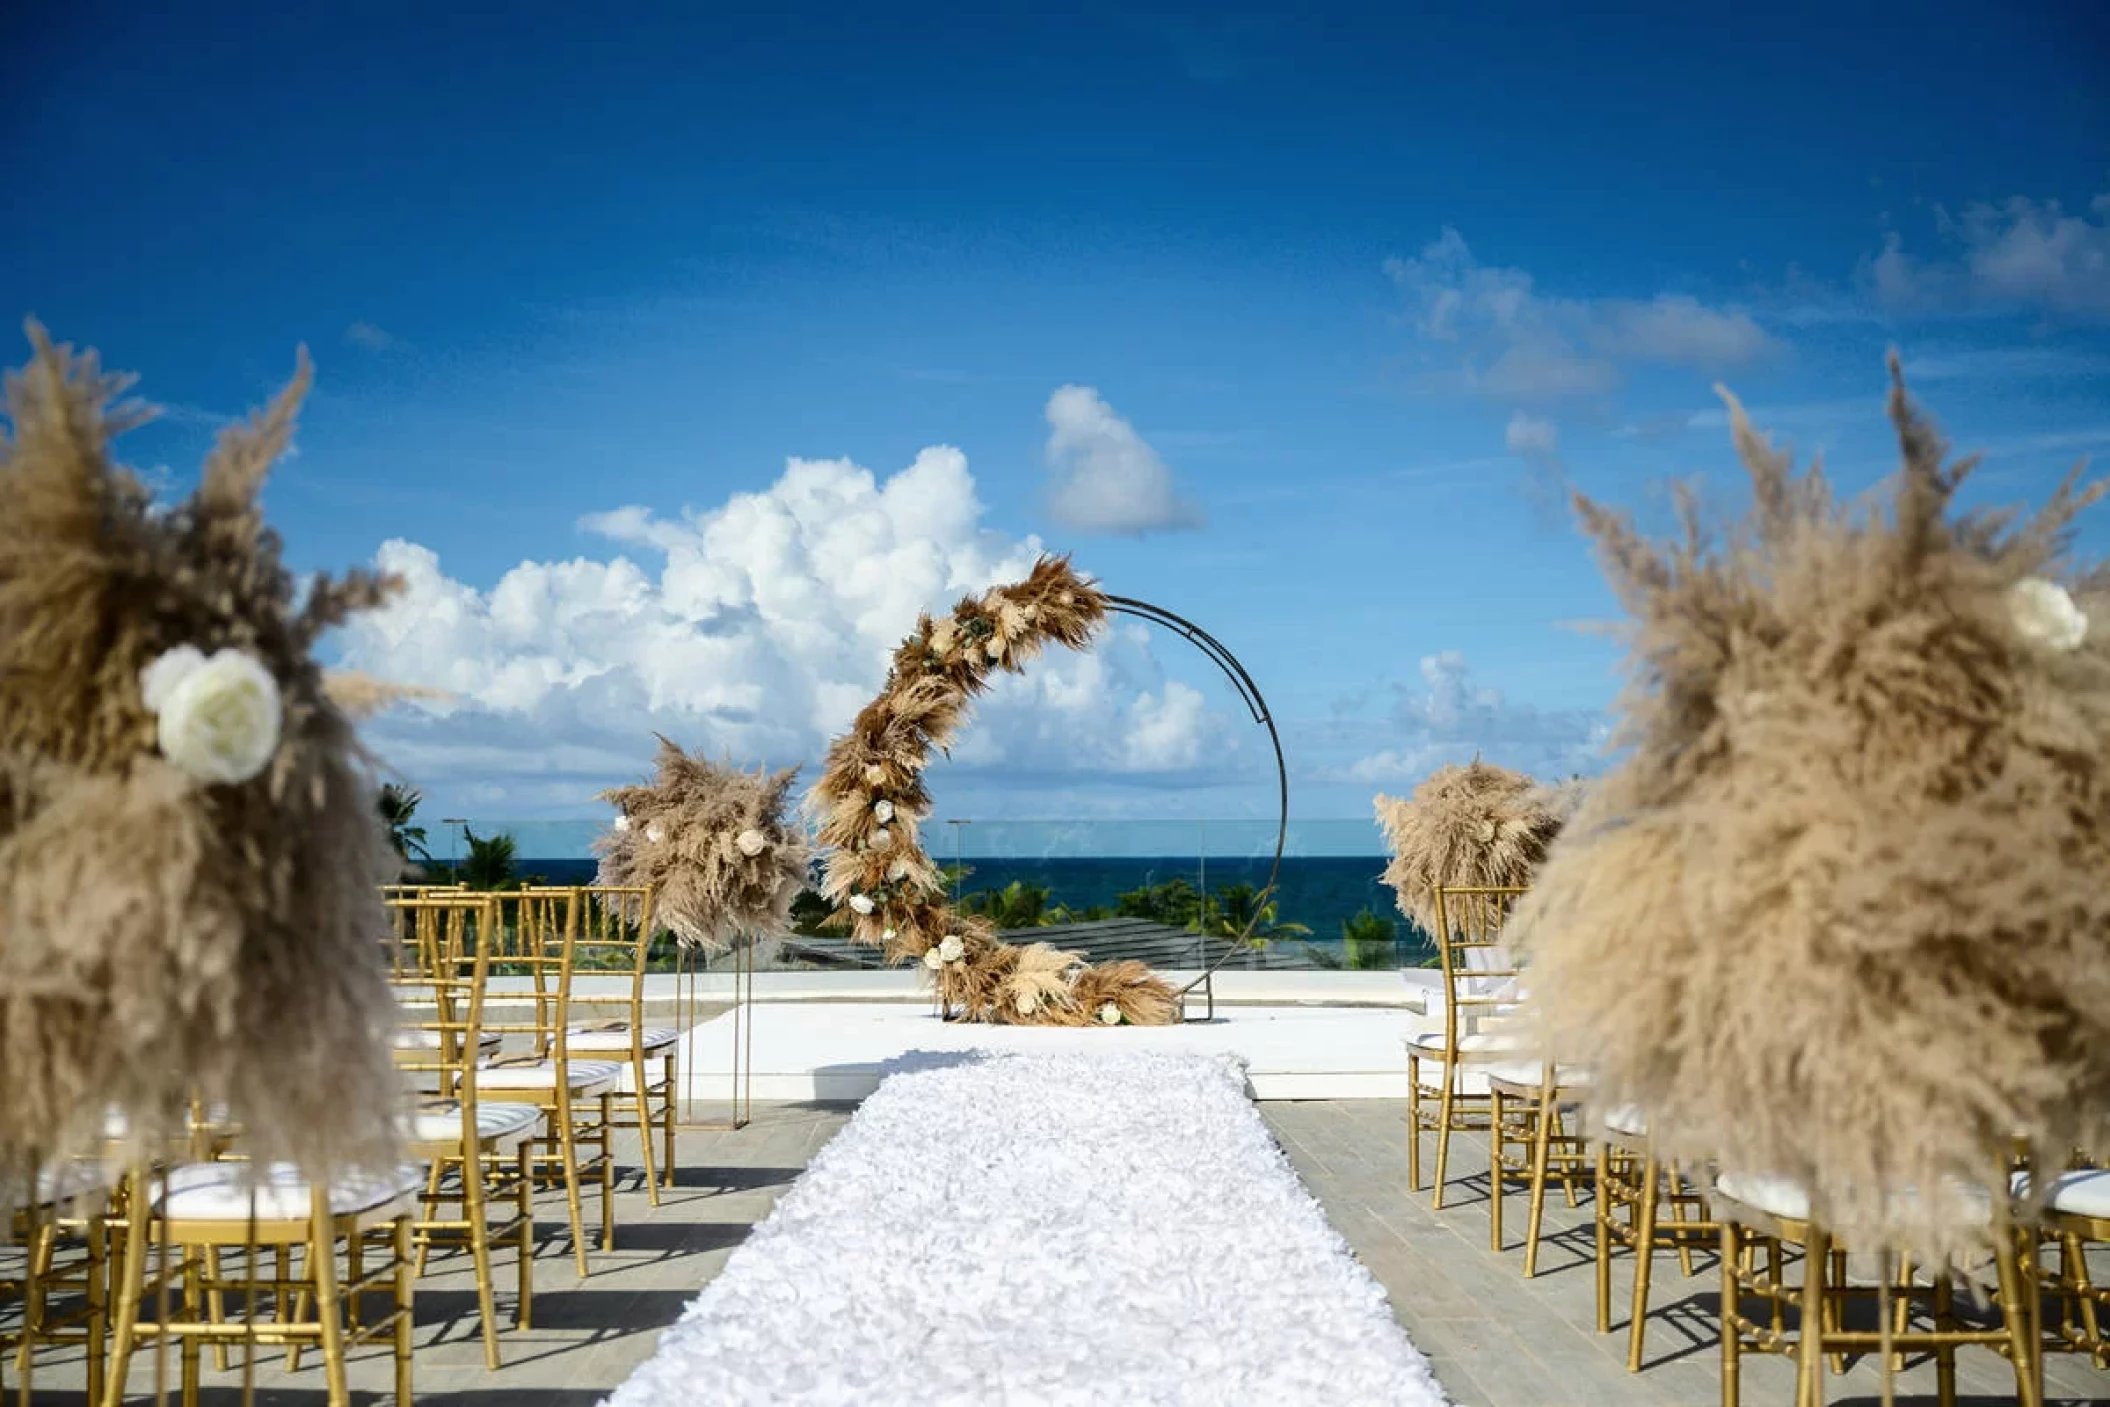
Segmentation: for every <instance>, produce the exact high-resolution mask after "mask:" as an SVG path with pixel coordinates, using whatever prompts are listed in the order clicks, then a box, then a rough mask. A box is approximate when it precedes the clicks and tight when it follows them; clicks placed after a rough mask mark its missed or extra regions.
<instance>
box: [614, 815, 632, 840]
mask: <svg viewBox="0 0 2110 1407" xmlns="http://www.w3.org/2000/svg"><path fill="white" fill-rule="evenodd" d="M611 824H612V825H614V827H615V829H616V834H618V835H621V834H622V833H623V832H625V831H627V830H629V829H630V818H629V817H628V816H624V815H620V814H618V815H617V816H616V818H615V820H614V821H613V822H611Z"/></svg>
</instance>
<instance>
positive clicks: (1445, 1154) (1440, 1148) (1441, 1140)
mask: <svg viewBox="0 0 2110 1407" xmlns="http://www.w3.org/2000/svg"><path fill="white" fill-rule="evenodd" d="M1442 1065H1443V1095H1442V1097H1441V1098H1440V1099H1438V1100H1437V1101H1436V1200H1435V1201H1434V1203H1433V1204H1432V1205H1433V1206H1434V1208H1435V1210H1437V1211H1439V1212H1440V1211H1442V1210H1443V1191H1444V1188H1445V1187H1446V1186H1448V1185H1449V1184H1448V1181H1447V1179H1448V1178H1449V1176H1450V1163H1451V1119H1452V1116H1453V1110H1454V1109H1455V1108H1456V1107H1457V1100H1458V1095H1457V1086H1458V1075H1459V1071H1458V1067H1457V1066H1456V1065H1455V1064H1453V1063H1452V1062H1451V1061H1449V1060H1445V1061H1443V1062H1442Z"/></svg>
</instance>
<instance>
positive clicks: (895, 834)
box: [813, 557, 1289, 1026]
mask: <svg viewBox="0 0 2110 1407" xmlns="http://www.w3.org/2000/svg"><path fill="white" fill-rule="evenodd" d="M1115 611H1119V612H1121V613H1123V614H1130V615H1138V616H1142V617H1144V618H1146V619H1151V620H1155V621H1158V622H1160V623H1162V624H1166V625H1169V626H1171V627H1172V628H1174V629H1176V630H1178V631H1180V632H1181V633H1182V634H1183V635H1185V636H1186V637H1187V638H1188V639H1189V640H1191V641H1193V642H1194V643H1195V644H1196V645H1198V646H1200V647H1201V649H1202V650H1203V651H1204V652H1205V653H1207V654H1208V655H1209V656H1210V658H1211V659H1212V660H1214V661H1215V662H1216V663H1217V664H1218V665H1219V666H1220V667H1222V668H1223V669H1224V672H1225V673H1226V674H1227V675H1229V676H1230V677H1231V680H1232V683H1233V685H1234V686H1235V687H1236V688H1237V689H1238V691H1239V694H1240V697H1241V698H1242V699H1243V700H1244V701H1245V703H1246V705H1247V707H1248V708H1250V709H1251V710H1252V712H1253V716H1254V718H1255V719H1256V720H1257V721H1259V722H1260V723H1262V724H1263V725H1265V727H1266V728H1267V730H1268V735H1269V737H1270V739H1271V740H1272V741H1273V742H1274V747H1275V762H1276V775H1277V782H1278V784H1279V788H1280V795H1281V800H1282V814H1283V824H1282V825H1281V826H1278V828H1277V831H1276V837H1275V859H1274V864H1275V871H1274V872H1272V873H1271V874H1270V876H1269V881H1268V883H1269V887H1270V888H1272V887H1273V885H1274V882H1275V876H1276V874H1277V873H1279V871H1280V868H1281V864H1282V849H1283V838H1284V834H1285V833H1286V829H1287V816H1288V805H1289V781H1288V772H1287V769H1286V768H1285V767H1284V766H1283V760H1282V745H1281V740H1280V738H1279V737H1278V736H1277V735H1276V733H1275V725H1274V721H1273V719H1272V718H1270V717H1269V715H1268V712H1267V708H1266V705H1265V704H1264V703H1263V702H1262V701H1261V699H1260V694H1259V690H1258V689H1257V688H1255V687H1254V685H1253V682H1252V679H1251V678H1250V677H1249V676H1248V675H1247V674H1246V672H1245V670H1244V669H1243V668H1242V667H1240V666H1239V664H1238V662H1237V660H1235V659H1234V658H1232V657H1231V654H1230V652H1229V651H1228V650H1226V649H1224V647H1223V646H1222V645H1220V644H1218V643H1217V641H1216V640H1215V639H1214V638H1213V637H1211V636H1209V635H1208V634H1207V632H1205V631H1202V630H1200V629H1199V628H1198V627H1196V626H1194V625H1192V624H1190V623H1189V622H1186V621H1183V620H1181V619H1180V618H1179V617H1177V616H1174V615H1172V614H1171V613H1170V612H1167V611H1163V610H1160V609H1159V608H1157V607H1154V606H1149V605H1146V604H1145V603H1143V602H1140V601H1132V600H1129V599H1127V598H1125V597H1118V596H1108V595H1106V594H1105V593H1104V592H1101V591H1100V590H1099V589H1098V588H1097V587H1096V586H1094V585H1093V584H1092V583H1091V582H1090V581H1088V580H1086V579H1085V578H1084V577H1082V576H1080V575H1079V574H1078V573H1077V572H1076V571H1075V570H1074V569H1072V568H1071V566H1070V564H1069V561H1068V559H1067V558H1061V557H1043V558H1041V559H1040V560H1039V561H1038V562H1037V563H1035V564H1034V567H1033V572H1032V574H1031V575H1030V576H1028V577H1027V578H1026V579H1025V580H1024V581H1020V582H1014V583H1012V584H1011V585H1008V586H999V587H995V588H993V589H991V590H989V591H987V592H985V593H983V594H982V595H981V596H979V597H975V596H970V597H967V598H965V599H963V600H962V601H961V602H960V604H959V605H958V606H956V607H955V608H954V609H953V612H952V614H951V615H948V616H945V617H942V618H940V619H937V620H933V619H932V618H931V617H930V616H929V615H924V616H922V617H920V618H919V619H918V620H917V622H916V630H915V633H914V634H912V635H910V636H909V637H908V639H907V640H905V641H903V642H902V644H901V646H900V648H899V649H897V650H896V651H895V652H894V661H893V665H892V668H891V669H889V671H888V673H887V680H886V684H885V686H884V687H883V688H882V689H881V690H880V693H879V696H878V697H877V698H875V699H874V700H873V701H872V702H871V703H869V704H867V705H866V706H865V708H864V710H863V712H861V713H859V714H858V715H857V719H856V721H855V722H854V723H853V724H852V725H851V727H850V731H849V732H848V733H846V734H844V735H843V736H842V737H840V738H838V739H837V740H836V741H835V743H834V745H833V746H832V747H830V748H829V750H828V759H827V763H826V767H825V770H824V771H823V773H822V775H821V778H820V780H819V781H818V782H817V783H815V785H814V788H813V802H814V806H815V809H816V811H817V812H818V813H819V821H820V836H819V839H820V842H821V844H822V845H824V846H826V847H828V849H829V857H828V865H827V872H826V877H825V878H824V880H823V882H822V892H823V894H824V895H825V897H826V898H828V899H829V900H830V901H831V902H832V903H834V904H835V905H836V910H837V914H838V916H839V917H841V918H844V919H846V920H847V921H848V923H849V927H850V933H851V936H852V937H853V938H854V939H856V940H857V941H859V942H863V943H869V944H872V945H874V946H876V947H879V948H881V949H882V950H883V951H884V952H885V954H886V956H887V957H888V958H889V959H890V960H894V961H901V960H904V959H910V958H914V959H920V960H921V961H922V963H923V965H924V969H925V972H926V975H927V977H928V978H929V979H930V980H931V981H933V982H934V983H935V985H936V988H937V992H938V996H939V998H940V1000H942V1001H943V1002H944V1003H945V1005H946V1007H947V1009H948V1011H951V1010H954V1009H957V1010H958V1011H959V1012H960V1013H961V1014H962V1015H963V1016H965V1017H966V1018H967V1019H968V1020H971V1021H990V1022H1002V1023H1010V1024H1024V1025H1039V1026H1086V1025H1092V1024H1103V1025H1135V1026H1163V1025H1170V1024H1172V1023H1174V1022H1176V1021H1178V1020H1179V1019H1180V1016H1181V1003H1180V1000H1179V994H1178V993H1176V992H1175V991H1174V990H1173V989H1172V987H1171V985H1170V984H1169V983H1167V982H1166V981H1165V980H1164V979H1163V978H1162V977H1159V976H1158V975H1156V974H1155V973H1153V972H1152V971H1151V970H1150V968H1149V967H1148V966H1147V965H1145V964H1143V963H1140V962H1134V961H1123V962H1110V963H1102V964H1099V965H1097V966H1094V965H1092V964H1089V963H1087V962H1085V961H1084V959H1083V957H1082V955H1081V954H1078V953H1074V952H1066V951H1063V950H1060V949H1057V948H1054V947H1051V946H1050V945H1048V944H1046V943H1032V944H1027V945H1024V946H1020V945H1017V944H1012V943H1006V942H1004V941H1003V940H1001V939H1000V938H998V937H997V935H996V932H995V930H994V929H993V928H992V927H991V926H990V925H989V924H988V923H987V922H986V921H984V920H982V919H980V918H976V917H972V916H969V915H964V914H961V913H959V912H958V911H957V910H955V909H954V908H953V907H952V905H951V904H950V903H949V902H948V901H947V898H946V894H945V883H944V879H943V877H942V876H941V874H940V873H939V871H938V867H937V866H936V865H935V864H934V863H933V862H932V861H931V858H930V855H929V854H928V853H927V852H926V851H925V849H924V847H923V841H922V836H921V827H922V825H923V822H924V821H925V819H926V818H928V816H929V815H930V809H931V799H930V793H929V791H928V790H927V789H926V788H925V787H924V784H923V771H924V768H925V767H927V766H928V765H929V762H930V755H931V750H932V749H933V748H940V749H942V748H944V747H946V746H947V745H948V744H949V743H950V742H951V741H952V738H953V736H954V735H955V734H956V733H957V732H958V730H959V728H960V726H961V724H963V723H964V722H965V721H966V716H967V709H968V705H969V704H970V703H971V702H972V700H973V699H974V697H975V696H976V695H978V694H980V693H982V692H983V691H984V690H986V689H987V688H988V687H989V683H990V680H991V679H992V677H993V676H994V675H995V674H996V672H997V671H998V670H1009V671H1011V672H1013V673H1020V672H1023V670H1024V667H1025V664H1026V662H1027V661H1028V660H1031V659H1032V658H1033V657H1035V656H1036V655H1038V654H1039V653H1040V652H1041V650H1042V649H1043V648H1045V647H1046V646H1047V645H1048V644H1050V643H1054V644H1059V645H1064V646H1067V647H1069V648H1070V649H1081V648H1083V647H1084V646H1085V645H1086V644H1088V643H1089V642H1090V640H1091V638H1092V636H1093V635H1094V634H1095V633H1096V632H1097V631H1098V629H1099V628H1100V627H1101V626H1102V625H1103V624H1104V623H1105V620H1106V617H1107V616H1108V614H1109V613H1111V612H1115Z"/></svg>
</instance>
